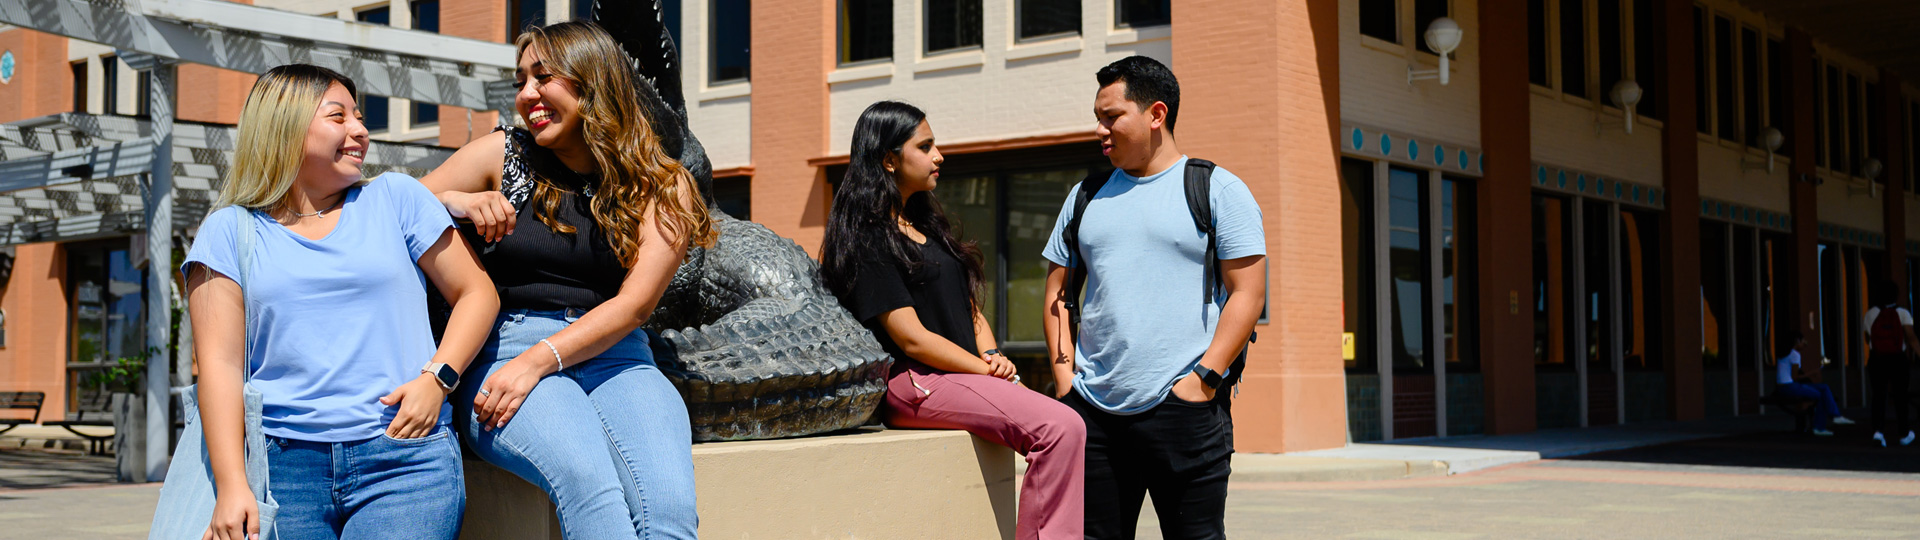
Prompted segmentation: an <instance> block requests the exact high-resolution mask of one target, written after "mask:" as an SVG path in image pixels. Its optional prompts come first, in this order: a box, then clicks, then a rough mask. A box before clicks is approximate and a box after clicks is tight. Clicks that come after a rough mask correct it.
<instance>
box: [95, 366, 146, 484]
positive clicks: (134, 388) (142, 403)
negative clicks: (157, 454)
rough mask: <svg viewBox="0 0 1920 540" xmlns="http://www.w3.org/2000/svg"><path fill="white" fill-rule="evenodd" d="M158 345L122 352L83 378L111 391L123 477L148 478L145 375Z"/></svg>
mask: <svg viewBox="0 0 1920 540" xmlns="http://www.w3.org/2000/svg"><path fill="white" fill-rule="evenodd" d="M156 352H159V349H158V348H149V349H148V350H146V351H142V352H141V353H140V354H136V355H133V356H122V357H120V358H117V359H115V360H114V361H113V362H112V363H109V364H107V366H106V367H104V368H102V369H101V370H100V371H97V372H94V373H93V374H91V375H88V376H87V377H86V378H85V379H84V380H83V381H84V384H86V385H87V386H90V387H93V388H95V389H97V391H100V392H108V393H109V395H111V396H112V399H111V400H110V401H109V402H108V403H110V406H111V407H112V409H111V410H112V411H113V456H114V459H113V460H114V464H115V465H116V466H115V469H116V471H117V472H118V476H119V479H120V481H122V482H144V481H146V478H147V474H146V470H145V469H146V455H145V452H144V450H145V449H146V439H147V429H146V428H147V401H146V388H145V384H144V382H145V378H146V373H147V359H148V358H151V357H152V356H153V353H156Z"/></svg>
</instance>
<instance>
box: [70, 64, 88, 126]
mask: <svg viewBox="0 0 1920 540" xmlns="http://www.w3.org/2000/svg"><path fill="white" fill-rule="evenodd" d="M68 68H69V69H71V70H73V112H77V113H82V114H85V113H86V112H87V61H86V60H81V61H78V62H74V63H73V64H71V65H69V66H68Z"/></svg>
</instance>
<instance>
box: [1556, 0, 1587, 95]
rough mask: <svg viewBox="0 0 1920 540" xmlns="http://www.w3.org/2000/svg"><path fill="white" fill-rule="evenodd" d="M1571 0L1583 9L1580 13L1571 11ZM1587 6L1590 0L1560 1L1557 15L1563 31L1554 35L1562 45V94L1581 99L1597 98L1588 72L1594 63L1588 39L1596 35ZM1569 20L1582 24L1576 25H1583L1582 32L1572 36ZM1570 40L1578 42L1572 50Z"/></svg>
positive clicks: (1580, 27) (1560, 74)
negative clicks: (1590, 29)
mask: <svg viewBox="0 0 1920 540" xmlns="http://www.w3.org/2000/svg"><path fill="white" fill-rule="evenodd" d="M1570 3H1571V4H1575V5H1577V6H1578V7H1579V8H1580V10H1579V13H1578V14H1577V15H1569V14H1568V13H1567V7H1569V6H1568V4H1570ZM1587 5H1588V3H1587V0H1560V2H1559V8H1560V9H1559V13H1558V14H1557V15H1558V16H1557V17H1555V19H1556V23H1557V26H1558V28H1559V31H1558V32H1556V33H1555V34H1554V35H1555V37H1556V38H1557V39H1555V40H1554V41H1555V43H1557V44H1558V46H1559V51H1560V54H1559V55H1558V56H1559V58H1560V69H1559V70H1558V74H1559V77H1557V78H1556V82H1558V83H1559V90H1560V93H1561V94H1564V95H1567V96H1572V97H1577V98H1581V99H1593V90H1592V89H1590V88H1589V87H1588V86H1589V85H1590V84H1591V83H1592V82H1593V78H1592V77H1590V76H1589V73H1588V71H1589V70H1591V69H1592V68H1593V67H1594V66H1593V65H1592V63H1591V62H1588V58H1587V46H1588V41H1590V40H1591V38H1592V37H1593V36H1591V35H1590V34H1589V33H1588V32H1587ZM1567 23H1578V24H1576V25H1574V26H1576V27H1578V28H1579V31H1578V34H1575V35H1569V31H1568V30H1567ZM1569 42H1572V43H1574V44H1575V50H1573V51H1569V50H1568V48H1567V44H1568V43H1569ZM1576 60H1577V62H1576ZM1569 68H1574V69H1569Z"/></svg>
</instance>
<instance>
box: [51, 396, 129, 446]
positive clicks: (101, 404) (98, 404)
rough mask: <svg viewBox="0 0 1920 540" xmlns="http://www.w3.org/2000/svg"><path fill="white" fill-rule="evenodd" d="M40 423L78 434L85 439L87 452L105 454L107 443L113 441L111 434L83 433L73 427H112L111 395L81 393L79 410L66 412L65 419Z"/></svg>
mask: <svg viewBox="0 0 1920 540" xmlns="http://www.w3.org/2000/svg"><path fill="white" fill-rule="evenodd" d="M41 425H45V426H55V427H59V428H61V429H65V430H67V432H68V433H72V434H74V435H79V436H80V437H81V438H84V439H86V440H87V453H89V454H105V453H107V444H108V443H111V442H113V434H112V433H108V434H106V435H92V434H88V433H83V432H81V431H80V430H78V429H74V428H75V427H113V395H112V394H108V393H106V392H90V393H83V394H81V398H80V410H79V411H78V412H71V413H67V419H66V420H56V421H52V422H46V423H43V424H41Z"/></svg>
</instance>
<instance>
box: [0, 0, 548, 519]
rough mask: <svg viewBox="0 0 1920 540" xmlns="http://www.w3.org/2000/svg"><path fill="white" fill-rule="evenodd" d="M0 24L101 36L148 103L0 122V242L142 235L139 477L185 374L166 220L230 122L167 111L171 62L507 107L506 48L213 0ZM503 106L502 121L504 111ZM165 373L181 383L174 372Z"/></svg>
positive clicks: (170, 227)
mask: <svg viewBox="0 0 1920 540" xmlns="http://www.w3.org/2000/svg"><path fill="white" fill-rule="evenodd" d="M0 23H4V24H10V25H13V26H17V27H21V28H26V29H30V30H36V31H40V32H46V33H49V34H55V35H59V36H64V37H68V38H73V39H79V40H84V41H91V42H94V43H100V44H103V45H108V46H111V47H113V48H115V49H117V50H118V54H119V56H120V57H121V58H122V59H123V60H125V61H126V62H127V65H128V66H129V67H132V68H133V69H135V70H139V71H145V72H146V73H147V75H146V76H147V77H148V78H149V79H150V80H151V83H152V88H153V92H152V97H151V101H150V103H149V104H148V109H149V111H150V113H151V114H150V116H149V118H147V119H135V118H129V117H119V116H100V115H89V114H80V113H64V114H57V115H52V116H47V117H41V118H35V119H30V120H24V121H20V122H14V123H12V124H7V125H4V126H0V244H3V245H12V244H18V243H25V242H47V241H60V240H78V239H84V238H90V237H100V236H110V235H117V234H125V233H134V232H142V231H144V233H145V240H146V245H145V247H146V252H147V256H148V262H147V267H146V290H147V295H146V323H147V326H146V338H147V345H148V346H149V347H150V348H155V349H158V350H159V351H160V354H159V356H157V357H153V358H150V359H149V361H148V364H147V374H146V383H147V386H146V393H147V396H146V410H147V419H146V426H145V427H146V442H145V444H144V445H143V447H144V450H145V451H144V455H145V465H146V475H147V479H148V480H149V481H159V480H162V479H164V478H165V477H166V469H167V462H168V458H169V455H168V454H169V453H170V452H171V450H172V449H171V448H170V447H169V440H168V439H169V437H168V436H169V433H170V431H171V427H172V426H171V423H170V421H169V419H170V418H171V411H170V410H169V408H170V406H171V403H170V399H169V396H170V394H171V393H172V391H173V390H174V389H175V388H179V387H181V386H184V384H185V383H186V381H185V380H184V377H182V380H181V381H175V380H174V376H173V375H172V374H173V373H174V372H175V370H176V369H177V370H178V371H179V372H182V373H184V372H185V370H186V366H184V365H181V366H175V364H176V363H177V362H178V363H184V361H185V360H184V359H175V358H172V357H171V356H170V353H169V352H168V351H167V345H168V344H169V343H171V341H172V339H171V335H170V328H169V326H170V324H169V321H170V312H171V308H172V305H173V302H174V300H173V298H172V296H173V295H172V294H171V291H172V272H173V265H174V261H173V260H172V253H173V249H172V248H173V239H174V237H175V236H176V232H175V231H188V230H191V228H193V227H194V226H195V225H197V224H198V223H199V221H200V220H201V219H202V218H203V217H204V216H205V215H206V212H207V206H208V204H209V203H210V202H211V201H212V200H213V198H214V197H213V194H214V193H216V192H217V190H218V189H219V186H220V181H221V179H222V178H223V177H224V176H225V174H226V171H227V165H228V164H229V163H231V162H232V158H233V155H232V152H233V141H234V138H235V137H234V128H233V127H232V126H223V125H213V124H200V123H177V122H175V121H174V118H173V116H174V112H173V111H174V103H173V95H174V93H175V92H174V90H175V88H176V87H177V80H176V79H177V77H176V70H175V69H174V66H175V65H176V64H178V63H182V62H185V63H193V64H203V65H208V66H213V67H218V68H222V69H229V70H234V71H240V72H246V73H262V72H265V71H266V70H268V69H271V68H273V67H274V66H279V65H283V64H290V63H306V64H314V65H318V66H322V67H327V68H330V69H333V70H335V71H339V72H340V73H342V74H345V75H347V76H348V77H351V78H353V79H354V81H355V82H356V83H357V84H358V85H359V87H360V91H361V92H363V93H366V94H371V95H379V96H389V97H397V98H406V99H410V100H413V101H416V102H423V103H436V104H442V105H453V106H458V107H465V108H468V109H478V110H502V111H508V110H511V106H512V96H513V90H512V87H511V84H510V82H511V80H512V72H513V47H512V46H510V45H506V44H501V43H492V42H486V41H478V40H472V39H465V38H456V37H448V36H442V35H439V34H433V33H428V32H418V31H412V30H400V29H394V28H389V27H385V26H375V25H369V24H363V23H358V22H352V21H342V20H338V19H333V18H327V17H319V16H312V15H305V14H299V13H290V12H285V11H279V10H274V9H268V8H260V7H254V6H249V5H244V4H235V3H230V2H224V1H220V0H0ZM511 117H512V115H511V114H503V115H501V118H503V119H506V118H511ZM373 149H374V152H373V153H371V154H369V155H368V156H367V161H366V168H367V171H368V174H377V173H379V172H384V171H389V170H399V171H402V172H407V173H410V174H413V175H415V176H420V175H423V174H425V172H426V171H427V170H430V169H432V168H433V167H435V166H437V165H439V163H440V162H442V161H444V160H445V159H446V157H447V156H448V155H451V153H452V152H451V151H450V150H447V149H442V148H437V147H430V146H421V145H407V144H394V143H380V144H375V145H374V146H373ZM176 382H177V383H179V384H176Z"/></svg>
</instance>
